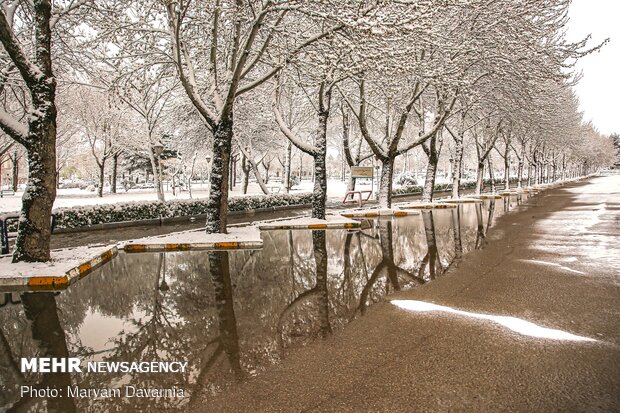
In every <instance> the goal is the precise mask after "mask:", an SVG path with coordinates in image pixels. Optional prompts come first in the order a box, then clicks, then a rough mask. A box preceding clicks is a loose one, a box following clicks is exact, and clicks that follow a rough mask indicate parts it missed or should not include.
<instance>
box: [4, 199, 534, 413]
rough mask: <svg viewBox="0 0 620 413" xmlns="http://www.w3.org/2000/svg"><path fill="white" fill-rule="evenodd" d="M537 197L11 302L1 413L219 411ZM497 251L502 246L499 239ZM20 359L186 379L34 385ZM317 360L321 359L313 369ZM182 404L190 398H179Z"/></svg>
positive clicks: (176, 257) (113, 267) (279, 235)
mask: <svg viewBox="0 0 620 413" xmlns="http://www.w3.org/2000/svg"><path fill="white" fill-rule="evenodd" d="M525 202H526V195H519V196H518V197H517V196H511V197H506V198H504V199H500V200H497V201H495V200H491V201H484V202H483V203H478V204H462V205H459V206H458V208H453V209H438V210H432V211H430V210H425V211H423V212H422V214H421V215H418V216H411V217H403V218H394V219H378V220H370V221H366V222H365V225H363V228H364V229H362V230H329V231H310V230H297V231H284V230H279V231H268V232H263V234H262V235H263V239H264V247H263V249H262V250H255V251H244V250H239V251H230V252H200V251H196V252H177V253H165V254H164V253H141V254H125V253H120V254H119V256H118V257H117V258H116V259H115V260H113V261H112V262H111V263H109V264H107V265H106V266H104V267H101V268H99V269H97V270H95V271H94V272H93V273H91V274H90V275H89V276H87V277H86V278H84V279H82V280H81V281H79V282H78V283H76V284H74V285H72V286H71V287H69V288H68V289H67V290H64V291H60V292H40V293H23V294H17V293H4V294H2V296H1V297H2V298H1V300H2V302H0V305H1V307H0V377H1V382H0V390H1V391H0V410H4V409H9V411H25V410H29V411H42V410H45V407H47V409H48V410H50V411H63V412H65V411H67V412H68V411H155V410H156V409H157V410H183V411H185V410H188V409H192V407H195V406H199V405H200V406H205V405H208V402H209V399H210V398H212V397H213V396H214V395H216V394H221V393H223V392H226V390H227V389H228V388H230V386H235V385H236V384H237V383H239V382H242V381H244V380H247V379H248V378H251V377H252V376H255V375H258V374H260V372H261V371H262V370H265V369H268V368H269V366H271V365H273V364H275V363H278V362H279V361H280V360H282V359H283V358H285V357H286V356H287V354H289V352H291V351H295V349H296V348H298V347H300V346H304V345H307V344H309V343H311V342H312V341H313V340H317V339H322V338H324V337H327V336H329V335H330V334H332V333H334V332H336V331H338V330H339V329H342V328H345V327H346V325H347V324H348V323H349V322H351V321H352V320H353V319H355V318H357V317H363V316H364V314H365V312H366V310H367V308H368V307H369V306H371V305H372V304H373V303H376V302H378V301H381V300H383V299H384V297H385V296H386V295H387V294H390V293H391V292H393V291H395V290H403V289H409V288H419V286H421V285H423V284H426V283H428V282H432V280H433V279H434V278H436V277H440V276H442V275H443V274H444V273H445V272H446V271H447V270H448V269H449V268H450V266H451V265H453V264H454V263H455V262H456V261H458V259H460V257H461V256H462V255H463V254H466V253H467V252H468V251H470V250H472V249H476V248H483V247H484V246H485V244H486V243H487V242H489V235H490V234H492V232H493V226H494V224H495V222H496V220H497V219H498V218H499V217H500V216H501V215H503V214H504V213H506V212H508V211H510V210H513V209H516V208H523V207H521V206H520V205H521V204H523V203H525ZM491 242H492V241H491ZM22 357H77V358H79V359H81V361H82V366H84V365H85V364H86V363H87V362H89V361H117V362H118V361H129V362H134V361H141V362H150V361H182V362H185V361H187V362H188V366H187V368H186V369H185V371H183V372H177V373H155V372H152V373H139V372H130V373H111V372H87V371H82V372H81V373H71V374H70V373H54V374H52V373H43V374H42V373H27V374H26V373H22V372H21V371H20V368H19V362H20V359H21V358H22ZM309 362H311V361H309ZM22 385H32V386H34V387H35V388H59V389H66V388H67V386H78V387H79V388H82V389H116V388H119V389H120V388H135V389H139V388H149V389H174V391H175V392H176V393H174V394H176V396H177V397H175V396H174V395H173V393H172V392H168V393H167V394H166V395H165V397H158V398H152V397H135V393H134V397H125V394H123V395H122V396H123V397H106V396H105V395H103V396H101V397H98V398H93V397H84V398H82V397H76V396H75V395H74V396H73V397H66V396H67V395H66V394H65V397H45V395H44V397H32V395H29V394H23V392H20V386H22ZM179 394H182V396H183V397H178V396H179Z"/></svg>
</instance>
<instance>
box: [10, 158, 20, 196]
mask: <svg viewBox="0 0 620 413" xmlns="http://www.w3.org/2000/svg"><path fill="white" fill-rule="evenodd" d="M12 163H13V171H12V172H13V182H12V183H11V184H12V187H13V192H17V189H18V185H19V157H18V155H17V151H15V152H14V153H13V158H12Z"/></svg>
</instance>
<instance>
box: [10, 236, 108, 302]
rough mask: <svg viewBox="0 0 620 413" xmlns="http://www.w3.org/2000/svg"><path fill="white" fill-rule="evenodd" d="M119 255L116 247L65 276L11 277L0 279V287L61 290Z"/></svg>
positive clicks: (66, 273) (74, 268)
mask: <svg viewBox="0 0 620 413" xmlns="http://www.w3.org/2000/svg"><path fill="white" fill-rule="evenodd" d="M117 253H118V248H117V247H116V246H113V247H111V248H110V249H108V250H106V251H104V252H103V253H101V254H99V255H97V256H95V257H93V258H91V259H90V260H88V261H86V262H83V263H81V264H80V265H78V266H76V267H73V268H71V269H69V270H68V271H67V272H65V273H64V274H53V275H52V274H50V275H41V274H38V275H32V276H28V275H25V276H9V277H0V287H2V288H5V287H6V288H9V289H11V290H30V291H42V290H61V289H64V288H67V287H68V286H69V285H71V284H73V283H74V282H75V281H77V280H80V279H82V278H84V277H85V276H86V275H88V274H89V273H90V272H91V271H92V270H94V269H95V268H98V267H100V266H102V265H103V264H105V263H106V262H108V261H110V260H112V258H114V256H116V254H117Z"/></svg>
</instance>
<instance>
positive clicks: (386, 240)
mask: <svg viewBox="0 0 620 413" xmlns="http://www.w3.org/2000/svg"><path fill="white" fill-rule="evenodd" d="M377 227H378V232H379V245H380V248H381V260H380V261H379V263H378V264H377V265H376V266H375V269H374V270H373V272H372V274H371V276H370V278H369V279H368V281H367V282H366V283H365V285H364V286H363V289H362V292H361V294H360V298H359V304H358V308H357V309H358V311H359V312H360V314H362V315H363V314H365V312H366V308H367V306H368V304H369V303H372V302H376V301H377V300H379V299H380V297H381V296H383V295H385V294H388V293H389V292H390V288H392V289H393V290H394V291H399V290H400V289H401V288H402V284H403V283H407V284H410V283H411V282H413V283H415V284H422V283H424V282H425V281H424V279H423V278H421V277H419V275H417V274H416V272H415V271H411V270H409V269H406V268H403V267H402V266H400V265H398V264H397V263H396V262H395V258H394V256H395V255H394V245H393V242H394V234H393V228H392V221H383V220H379V221H378V222H377ZM382 275H384V276H385V280H384V283H383V289H381V288H379V289H377V288H376V287H377V285H379V286H380V285H381V284H380V283H379V281H380V279H381V276H382ZM399 277H400V278H399ZM381 290H383V291H381ZM373 293H375V294H373ZM377 293H378V294H377Z"/></svg>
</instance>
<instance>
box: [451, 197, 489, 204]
mask: <svg viewBox="0 0 620 413" xmlns="http://www.w3.org/2000/svg"><path fill="white" fill-rule="evenodd" d="M441 202H446V203H448V204H476V203H479V202H482V199H476V198H452V199H442V200H441Z"/></svg>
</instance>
